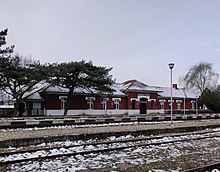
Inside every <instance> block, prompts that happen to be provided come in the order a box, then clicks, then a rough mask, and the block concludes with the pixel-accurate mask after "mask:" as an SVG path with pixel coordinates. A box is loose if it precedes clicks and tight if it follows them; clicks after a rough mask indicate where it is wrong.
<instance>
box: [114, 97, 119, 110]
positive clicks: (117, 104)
mask: <svg viewBox="0 0 220 172" xmlns="http://www.w3.org/2000/svg"><path fill="white" fill-rule="evenodd" d="M114 109H119V99H114Z"/></svg>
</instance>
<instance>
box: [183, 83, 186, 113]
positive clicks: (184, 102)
mask: <svg viewBox="0 0 220 172" xmlns="http://www.w3.org/2000/svg"><path fill="white" fill-rule="evenodd" d="M185 89H186V88H185V87H183V94H184V98H183V114H184V115H185V114H186V92H185Z"/></svg>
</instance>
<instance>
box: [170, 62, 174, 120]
mask: <svg viewBox="0 0 220 172" xmlns="http://www.w3.org/2000/svg"><path fill="white" fill-rule="evenodd" d="M173 67H174V63H169V68H170V103H171V106H170V120H171V121H170V122H171V124H173V81H172V69H173Z"/></svg>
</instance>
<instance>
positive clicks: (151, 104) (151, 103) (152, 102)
mask: <svg viewBox="0 0 220 172" xmlns="http://www.w3.org/2000/svg"><path fill="white" fill-rule="evenodd" d="M154 107H155V102H154V100H151V101H150V108H151V109H154Z"/></svg>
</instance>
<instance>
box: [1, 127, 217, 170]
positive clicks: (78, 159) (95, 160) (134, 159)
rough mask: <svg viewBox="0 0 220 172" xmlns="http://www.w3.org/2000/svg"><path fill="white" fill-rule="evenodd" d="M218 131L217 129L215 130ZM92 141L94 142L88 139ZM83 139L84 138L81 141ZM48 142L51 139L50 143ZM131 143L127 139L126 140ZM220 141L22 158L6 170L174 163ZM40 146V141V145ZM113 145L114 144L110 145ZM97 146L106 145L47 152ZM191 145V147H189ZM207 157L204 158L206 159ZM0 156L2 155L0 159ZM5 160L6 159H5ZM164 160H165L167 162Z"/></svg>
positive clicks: (210, 151)
mask: <svg viewBox="0 0 220 172" xmlns="http://www.w3.org/2000/svg"><path fill="white" fill-rule="evenodd" d="M217 130H218V131H220V130H219V129H216V131H217ZM198 136H204V135H197V136H195V135H193V134H192V135H189V136H180V137H164V138H162V139H154V140H153V141H152V142H164V141H171V140H178V139H180V138H184V139H190V138H195V137H198ZM128 138H133V136H132V135H127V136H121V137H118V138H117V137H115V136H112V137H109V138H108V139H107V140H124V139H128ZM90 141H91V142H94V141H92V140H90ZM79 143H80V144H82V143H83V141H78V142H74V143H72V142H70V141H66V142H60V143H58V142H57V143H55V144H63V145H70V144H79ZM84 143H85V142H84ZM50 144H51V145H52V144H54V143H50ZM129 144H130V143H129ZM218 144H220V139H219V138H218V137H214V138H211V139H206V140H196V141H193V140H192V141H187V142H177V143H175V144H171V143H170V144H161V145H157V146H155V145H151V146H142V147H135V148H128V149H124V150H122V151H113V152H110V153H92V154H89V155H84V156H82V155H76V156H71V157H63V158H59V159H54V160H46V161H44V162H24V163H21V164H14V165H11V166H10V167H8V172H10V171H13V172H18V171H19V172H24V171H25V172H26V171H51V172H52V171H60V172H61V171H67V172H68V171H69V172H72V171H78V170H84V169H100V168H110V169H112V171H114V170H115V171H117V169H118V168H119V167H120V165H121V164H131V165H134V166H141V165H144V164H147V165H151V164H155V163H159V164H160V163H163V162H166V161H168V160H169V161H171V163H175V162H176V161H177V160H178V158H181V157H184V156H185V157H188V156H200V155H209V154H210V155H213V154H216V153H217V152H219V151H220V148H219V147H218V146H217V147H216V145H218ZM126 145H127V144H126V143H123V144H120V146H126ZM39 146H42V145H39ZM112 146H113V147H114V146H116V145H112ZM97 148H105V145H99V146H97V147H95V146H93V145H88V146H86V147H83V146H77V147H73V148H70V149H65V148H61V149H59V150H58V149H53V150H51V151H50V153H49V154H51V155H54V154H58V153H68V152H78V151H83V150H94V149H97ZM192 148H193V149H192ZM46 154H48V153H46V152H45V151H38V152H37V153H35V154H34V155H33V154H29V153H26V154H23V155H21V154H19V155H18V157H8V159H17V158H26V157H33V156H45V155H46ZM205 158H206V159H205ZM205 158H203V161H209V158H208V156H207V157H205ZM0 160H3V159H0ZM5 160H6V159H5ZM166 164H167V163H166ZM150 171H152V172H155V171H157V172H165V171H173V172H177V171H182V168H181V167H179V166H178V165H176V166H175V167H170V168H169V167H167V169H160V168H159V169H157V168H153V169H151V170H150ZM213 172H218V170H217V169H216V170H213Z"/></svg>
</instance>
